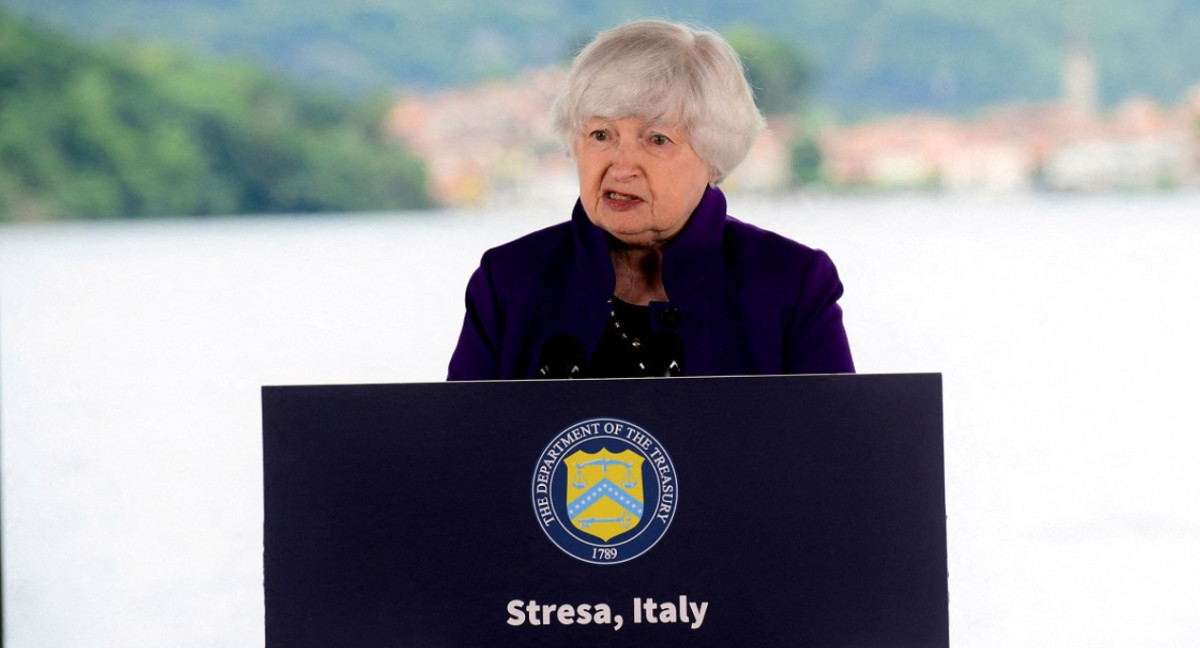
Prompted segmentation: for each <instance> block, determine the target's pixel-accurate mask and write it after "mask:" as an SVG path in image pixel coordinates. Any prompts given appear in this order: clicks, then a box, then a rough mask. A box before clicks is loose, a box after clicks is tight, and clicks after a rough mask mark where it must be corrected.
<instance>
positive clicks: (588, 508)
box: [565, 450, 645, 542]
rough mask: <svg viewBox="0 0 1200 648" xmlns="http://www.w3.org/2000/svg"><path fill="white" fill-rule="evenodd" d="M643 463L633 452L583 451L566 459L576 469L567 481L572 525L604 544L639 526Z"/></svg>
mask: <svg viewBox="0 0 1200 648" xmlns="http://www.w3.org/2000/svg"><path fill="white" fill-rule="evenodd" d="M644 461H645V458H644V457H642V456H641V455H639V454H637V453H636V452H634V451H632V450H623V451H621V452H618V453H611V452H608V451H607V450H602V451H600V452H597V453H591V452H583V451H582V450H581V451H578V452H576V453H574V454H572V455H571V456H569V457H567V458H566V460H565V463H566V464H567V465H568V466H572V467H574V469H575V472H574V473H573V474H572V475H571V478H570V479H569V480H568V481H567V514H568V517H569V518H570V519H571V524H572V525H574V526H575V528H576V529H579V530H580V531H583V532H584V533H587V534H589V535H592V536H595V537H597V538H600V539H601V540H603V541H605V542H608V541H609V540H610V539H612V538H613V537H615V536H618V535H620V534H622V533H625V532H626V531H628V530H630V529H632V528H633V527H635V526H637V523H638V522H640V521H641V519H642V516H643V515H644V513H645V495H644V494H643V492H642V483H641V480H640V479H639V477H640V476H641V474H642V463H643V462H644ZM610 469H611V470H610ZM622 469H623V470H622Z"/></svg>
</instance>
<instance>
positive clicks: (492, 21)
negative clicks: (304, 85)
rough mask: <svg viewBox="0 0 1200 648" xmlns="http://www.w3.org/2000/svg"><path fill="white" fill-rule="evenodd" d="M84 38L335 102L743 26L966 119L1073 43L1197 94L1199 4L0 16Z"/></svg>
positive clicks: (70, 6) (489, 7) (235, 6)
mask: <svg viewBox="0 0 1200 648" xmlns="http://www.w3.org/2000/svg"><path fill="white" fill-rule="evenodd" d="M9 3H10V6H11V7H14V8H16V9H17V10H19V11H21V12H24V13H27V14H29V15H33V16H38V17H39V18H40V19H43V20H45V21H47V22H49V23H51V24H54V25H58V26H62V27H65V28H68V29H72V30H75V31H77V32H78V33H81V34H87V35H88V36H89V37H92V38H101V39H104V38H111V37H113V36H119V35H124V36H133V37H136V38H138V39H150V40H161V41H167V42H171V43H176V44H179V45H181V46H184V47H187V48H190V49H192V50H194V51H199V52H204V53H207V54H212V55H220V56H253V57H256V58H261V59H264V60H267V61H270V62H271V63H272V64H273V65H275V66H277V67H278V68H279V69H282V70H286V71H287V72H289V73H290V74H293V75H296V76H297V77H300V78H305V79H311V80H319V81H320V82H323V83H330V84H334V85H335V86H338V87H343V88H347V89H350V88H354V89H364V88H370V89H379V88H392V87H395V86H409V87H411V86H442V85H448V84H457V83H462V82H466V81H471V80H476V79H480V78H485V77H495V76H507V75H510V74H512V73H514V72H515V71H517V70H519V69H521V68H523V67H526V66H531V65H544V64H547V63H552V62H555V61H559V60H562V59H563V58H564V57H566V56H567V55H568V53H569V52H570V51H572V49H573V48H574V47H575V46H576V45H577V44H578V43H579V42H580V41H581V40H586V39H587V38H588V37H590V35H592V34H594V33H595V32H596V31H597V30H598V29H601V28H604V27H608V26H611V25H613V24H616V23H618V22H621V21H624V20H628V19H632V18H637V17H644V16H653V15H658V16H663V17H667V18H672V19H677V20H693V21H698V22H701V23H704V24H707V25H709V26H712V27H714V28H718V29H723V28H726V27H728V26H731V25H735V24H749V25H751V26H755V27H758V28H760V29H763V30H766V31H769V32H771V33H773V34H775V35H777V36H779V37H782V38H785V39H787V40H790V41H792V42H794V43H795V44H797V45H798V46H799V49H801V50H803V51H806V52H808V53H810V54H811V55H812V57H813V58H814V59H815V60H816V61H818V63H819V72H820V74H819V77H818V80H817V81H818V82H817V84H816V85H817V94H818V96H819V98H820V99H821V100H822V101H823V102H825V103H827V104H829V105H831V106H833V107H835V108H839V109H842V110H851V111H858V110H908V109H914V108H935V109H941V110H950V111H966V110H971V109H973V108H977V107H979V106H982V105H985V104H989V103H994V102H1009V101H1022V100H1041V99H1046V98H1049V97H1051V96H1053V95H1054V94H1055V93H1056V92H1057V88H1058V67H1059V63H1060V61H1061V59H1062V56H1063V52H1064V50H1065V48H1066V46H1067V43H1068V42H1069V39H1070V36H1071V34H1072V33H1075V34H1086V35H1087V36H1088V37H1089V38H1090V40H1091V42H1092V43H1093V45H1094V48H1095V51H1096V55H1097V59H1098V61H1099V63H1100V71H1101V86H1102V91H1103V94H1104V97H1105V98H1106V100H1108V101H1109V102H1112V101H1115V100H1118V99H1120V98H1123V97H1125V96H1128V95H1130V94H1134V93H1143V94H1149V95H1151V96H1154V97H1157V98H1159V99H1161V100H1166V101H1176V100H1177V99H1178V98H1179V96H1180V94H1181V93H1182V91H1183V90H1184V89H1185V88H1186V87H1188V86H1190V85H1192V84H1194V83H1197V82H1200V38H1198V37H1197V34H1200V0H1105V1H1103V2H1092V1H1088V0H1057V1H1051V2H1046V1H1045V0H1007V1H1006V2H975V3H971V2H961V1H957V0H838V1H836V2H830V1H828V0H761V1H760V2H755V3H742V6H737V7H735V6H734V3H725V2H712V1H711V0H680V1H677V2H673V3H670V4H669V5H668V4H666V3H662V2H649V1H634V0H611V1H609V2H603V3H602V2H596V1H594V0H540V1H539V0H535V1H531V2H520V3H493V2H481V1H468V0H441V1H439V2H435V3H428V2H421V3H418V2H414V1H413V0H342V1H341V2H336V3H334V2H325V1H318V0H288V2H286V3H285V2H281V1H280V0H170V1H165V2H164V1H163V0H9Z"/></svg>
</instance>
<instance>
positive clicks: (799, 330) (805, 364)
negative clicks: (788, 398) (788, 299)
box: [783, 250, 854, 374]
mask: <svg viewBox="0 0 1200 648" xmlns="http://www.w3.org/2000/svg"><path fill="white" fill-rule="evenodd" d="M841 296H842V281H841V280H840V279H838V274H837V269H836V268H835V267H834V265H833V261H831V260H830V259H829V255H827V254H825V253H824V252H822V251H820V250H816V254H815V255H814V256H813V259H812V262H811V263H810V264H809V266H808V268H807V270H806V272H805V273H804V277H803V279H802V280H801V283H800V293H799V297H798V299H797V301H796V308H795V311H794V312H793V313H792V319H791V322H789V325H788V328H787V333H786V338H785V339H784V345H783V368H784V371H785V372H787V373H806V374H807V373H854V361H853V359H852V358H851V357H850V343H849V342H848V341H847V339H846V328H845V326H844V325H843V324H842V307H841V306H839V305H838V299H839V298H841Z"/></svg>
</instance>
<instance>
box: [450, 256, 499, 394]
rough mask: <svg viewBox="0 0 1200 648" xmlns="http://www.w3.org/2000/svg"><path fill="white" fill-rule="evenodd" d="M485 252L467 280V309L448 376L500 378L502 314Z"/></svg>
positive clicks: (472, 378) (476, 378)
mask: <svg viewBox="0 0 1200 648" xmlns="http://www.w3.org/2000/svg"><path fill="white" fill-rule="evenodd" d="M487 265H488V264H487V257H486V256H485V257H484V259H483V262H482V263H481V264H480V266H479V268H478V269H476V270H475V273H474V274H472V275H471V280H470V281H468V282H467V300H466V301H467V313H466V315H465V316H464V317H463V327H462V332H461V333H460V334H459V336H458V346H457V347H455V349H454V355H453V356H451V357H450V370H449V372H448V374H447V376H446V379H447V380H497V379H498V378H499V377H500V334H501V331H500V328H501V314H500V306H499V303H498V300H497V299H496V294H495V291H494V290H493V288H492V281H491V273H490V272H489V271H488V267H487Z"/></svg>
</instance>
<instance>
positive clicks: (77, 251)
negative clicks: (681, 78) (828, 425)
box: [0, 0, 1200, 648]
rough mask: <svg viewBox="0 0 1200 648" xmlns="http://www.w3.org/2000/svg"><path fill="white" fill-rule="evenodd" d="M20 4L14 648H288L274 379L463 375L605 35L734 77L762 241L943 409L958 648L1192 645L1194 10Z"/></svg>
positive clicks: (6, 421)
mask: <svg viewBox="0 0 1200 648" xmlns="http://www.w3.org/2000/svg"><path fill="white" fill-rule="evenodd" d="M718 4H719V3H710V2H699V1H684V0H681V1H679V2H674V3H670V4H669V5H665V4H663V3H651V2H642V1H633V0H629V1H617V2H608V3H593V2H581V1H567V0H561V1H549V0H546V1H542V2H527V3H521V4H519V5H516V6H508V5H499V4H495V5H493V4H488V3H482V2H475V1H465V0H444V1H442V2H438V3H435V4H433V5H429V4H428V3H415V2H410V1H409V0H390V1H387V2H382V1H379V0H345V1H343V2H339V3H328V2H313V1H310V0H292V1H291V2H287V3H283V2H279V1H277V0H173V1H171V2H160V1H152V0H36V1H35V0H4V1H3V2H0V550H2V553H0V556H2V560H3V577H2V586H3V589H2V594H3V599H2V600H3V634H4V645H5V646H10V647H13V648H32V647H42V646H46V647H55V648H57V647H60V646H126V647H139V646H146V647H150V646H164V645H167V646H181V647H188V646H196V647H200V646H205V647H207V646H214V645H218V646H261V645H262V644H263V641H264V638H263V599H262V490H261V489H262V466H261V462H262V454H261V436H260V435H261V415H260V410H259V406H260V402H259V389H260V388H261V386H263V385H278V384H330V383H390V382H425V381H440V380H442V379H444V377H445V374H446V366H447V362H448V360H449V357H450V353H451V351H452V350H453V348H454V345H455V342H456V340H457V336H458V332H459V328H460V326H461V323H462V316H463V291H464V288H465V285H466V281H467V278H468V277H469V276H470V273H471V272H472V271H473V270H474V269H475V267H476V266H477V264H478V262H479V258H480V255H481V254H482V253H483V251H484V250H486V249H488V248H490V247H493V246H495V245H499V244H501V243H503V242H506V241H509V240H511V239H513V238H515V237H517V236H520V235H522V234H524V233H527V232H529V231H532V230H534V229H538V228H540V227H543V226H547V225H550V224H553V223H556V222H560V221H562V220H565V219H567V218H568V217H569V215H570V210H571V208H572V206H573V204H574V200H575V198H576V196H577V180H576V176H575V168H574V163H573V162H572V161H571V160H569V159H568V158H567V157H566V156H565V155H564V154H563V152H562V151H561V149H560V147H559V145H558V144H557V142H556V141H555V140H554V138H553V136H552V134H551V130H550V116H549V115H550V105H551V102H552V101H553V99H554V95H555V93H556V92H557V90H558V88H559V86H560V84H561V83H562V81H563V79H564V77H565V72H566V66H567V65H568V64H569V62H570V60H571V58H572V57H573V55H574V54H575V53H576V51H577V50H578V48H579V47H581V46H582V45H583V44H584V43H586V42H588V41H589V40H590V39H591V38H592V37H593V36H594V35H595V34H596V33H597V32H598V31H600V30H603V29H606V28H609V27H612V26H615V25H617V24H620V23H622V22H625V21H629V20H633V19H636V18H645V17H661V18H667V19H670V20H675V21H691V22H695V23H697V24H701V25H704V26H707V27H709V28H712V29H714V30H716V31H719V32H720V33H721V34H722V35H724V36H725V37H726V38H727V39H728V40H729V41H730V43H731V44H733V45H734V47H735V48H736V49H737V50H738V52H739V53H740V54H741V55H742V57H743V60H744V63H745V65H746V70H747V73H748V76H749V78H750V80H751V83H752V85H753V86H754V88H755V90H756V96H757V100H758V103H759V107H760V108H761V109H762V111H763V112H764V114H765V115H766V116H767V120H768V123H769V128H768V130H767V131H766V132H765V133H764V134H763V135H762V137H761V138H760V139H759V141H758V142H757V143H756V145H755V147H754V149H753V150H752V151H751V154H750V156H749V158H748V159H747V160H746V161H745V162H744V163H743V164H742V166H741V167H739V168H738V169H737V171H736V172H735V173H734V174H733V175H732V176H731V177H730V178H729V179H728V180H727V181H726V182H725V183H724V184H723V185H722V186H723V188H724V189H725V191H726V192H727V194H728V196H729V209H730V213H731V215H733V216H735V217H738V218H739V219H742V220H746V221H748V222H751V223H754V224H756V225H760V226H763V227H766V228H768V229H772V230H775V231H777V232H780V233H782V234H784V235H785V236H788V237H790V238H793V239H795V240H798V241H801V242H803V243H805V244H807V245H809V246H812V247H817V248H821V249H823V250H825V251H826V252H828V253H829V254H830V256H831V257H832V258H833V260H834V261H835V263H836V264H837V266H838V270H839V272H840V274H841V276H842V279H843V282H844V284H845V287H846V293H845V297H844V298H843V299H842V302H841V303H842V306H843V309H844V311H845V319H846V327H847V330H848V333H849V336H850V342H851V347H852V349H853V351H854V355H855V358H854V359H855V363H856V365H857V367H858V370H859V371H860V372H862V373H910V372H940V373H942V374H943V381H944V382H943V385H944V398H945V404H944V410H945V444H946V474H947V483H946V496H947V509H948V520H947V527H948V541H949V590H950V622H951V627H950V633H951V642H952V644H953V645H954V646H960V647H1002V646H1003V647H1007V646H1013V645H1021V646H1047V647H1049V646H1054V647H1057V646H1064V645H1066V646H1135V645H1136V646H1195V645H1196V643H1197V637H1200V615H1198V614H1196V607H1197V606H1196V603H1197V601H1200V471H1198V470H1196V466H1197V465H1198V464H1200V435H1198V434H1197V431H1198V430H1200V407H1198V406H1197V405H1196V402H1195V400H1196V399H1195V397H1194V393H1195V391H1196V387H1197V386H1198V385H1200V376H1198V372H1200V369H1198V367H1200V342H1197V337H1196V334H1195V329H1196V324H1197V322H1200V300H1198V299H1197V297H1196V286H1197V285H1198V284H1200V255H1197V254H1196V251H1195V248H1196V246H1197V245H1200V39H1197V38H1196V34H1200V2H1197V1H1196V0H1140V1H1139V2H1134V1H1133V0H1106V1H1104V2H1099V3H1095V2H1084V1H1082V0H1060V1H1059V2H1049V3H1047V2H1034V1H1032V0H1012V1H1010V2H1005V3H974V4H971V3H966V4H963V3H947V2H940V1H937V0H898V1H896V2H888V3H881V2H876V1H869V0H847V1H844V2H838V3H829V2H818V1H816V0H791V1H789V2H782V1H773V0H764V1H762V2H758V3H753V4H751V5H747V6H742V7H737V8H734V7H733V6H732V5H731V6H728V7H726V6H724V5H721V6H718Z"/></svg>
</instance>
